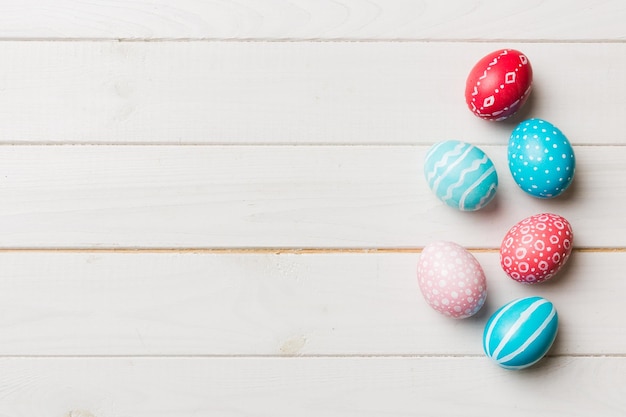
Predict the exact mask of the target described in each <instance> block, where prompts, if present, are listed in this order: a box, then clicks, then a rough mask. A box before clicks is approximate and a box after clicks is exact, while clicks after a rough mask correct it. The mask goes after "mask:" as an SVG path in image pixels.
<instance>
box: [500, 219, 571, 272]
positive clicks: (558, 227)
mask: <svg viewBox="0 0 626 417" xmlns="http://www.w3.org/2000/svg"><path fill="white" fill-rule="evenodd" d="M573 240H574V235H573V232H572V227H571V225H570V224H569V222H568V221H567V220H566V219H565V218H564V217H562V216H559V215H556V214H551V213H543V214H537V215H534V216H530V217H528V218H526V219H524V220H522V221H520V222H519V223H517V224H516V225H515V226H513V227H512V228H511V229H510V230H509V231H508V232H507V234H506V235H505V236H504V239H503V240H502V245H501V246H500V264H501V265H502V269H504V272H506V274H507V275H508V276H509V277H511V278H512V279H514V280H516V281H519V282H523V283H529V284H533V283H539V282H543V281H546V280H548V279H550V278H552V277H553V276H554V275H555V274H556V273H557V272H558V271H559V270H560V269H561V268H562V267H563V265H565V262H567V260H568V258H569V256H570V254H571V252H572V244H573Z"/></svg>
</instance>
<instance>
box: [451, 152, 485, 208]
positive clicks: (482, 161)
mask: <svg viewBox="0 0 626 417" xmlns="http://www.w3.org/2000/svg"><path fill="white" fill-rule="evenodd" d="M487 161H489V158H487V155H485V156H483V157H482V159H477V160H475V161H474V162H472V165H470V167H469V168H465V169H464V170H463V171H461V177H460V178H459V180H458V181H457V182H455V183H454V184H452V185H450V186H449V187H448V191H447V192H446V195H445V196H444V197H443V201H448V200H449V199H450V198H452V193H453V192H454V189H455V188H458V187H459V186H461V185H462V184H463V181H465V176H466V175H467V174H469V173H470V172H474V171H476V170H478V167H480V166H481V165H483V164H485V163H486V162H487Z"/></svg>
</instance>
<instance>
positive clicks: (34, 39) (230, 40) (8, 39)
mask: <svg viewBox="0 0 626 417" xmlns="http://www.w3.org/2000/svg"><path fill="white" fill-rule="evenodd" d="M0 42H75V43H78V42H118V43H159V42H161V43H179V42H180V43H189V42H196V43H201V42H216V43H217V42H224V43H239V42H241V43H485V44H486V43H553V44H558V43H568V44H594V43H598V44H599V43H604V44H606V43H626V38H624V39H615V38H601V39H584V38H578V39H553V38H551V39H536V38H535V39H533V38H493V39H491V38H490V39H481V38H346V37H344V38H289V37H287V38H217V37H216V38H212V37H196V38H194V37H180V38H177V37H160V38H159V37H155V38H145V37H137V38H124V37H122V38H98V37H94V38H89V37H84V38H82V37H81V38H72V37H69V38H63V37H59V38H54V37H53V38H50V37H24V38H20V37H2V38H0Z"/></svg>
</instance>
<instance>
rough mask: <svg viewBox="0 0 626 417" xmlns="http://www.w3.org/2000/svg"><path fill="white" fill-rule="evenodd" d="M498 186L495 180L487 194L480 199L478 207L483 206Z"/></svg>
mask: <svg viewBox="0 0 626 417" xmlns="http://www.w3.org/2000/svg"><path fill="white" fill-rule="evenodd" d="M490 174H491V173H490ZM496 187H497V185H496V183H495V182H494V183H493V184H491V185H490V186H489V189H488V190H487V194H485V196H484V197H483V198H481V199H480V201H479V202H478V207H482V206H483V204H484V203H485V201H486V200H487V199H488V198H489V197H490V196H491V193H492V191H494V190H495V189H496Z"/></svg>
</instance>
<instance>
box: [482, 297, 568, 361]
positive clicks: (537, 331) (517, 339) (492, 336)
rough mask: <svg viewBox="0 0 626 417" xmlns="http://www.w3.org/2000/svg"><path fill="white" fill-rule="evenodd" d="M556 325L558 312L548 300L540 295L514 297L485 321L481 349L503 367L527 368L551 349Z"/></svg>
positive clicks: (557, 324) (556, 328)
mask: <svg viewBox="0 0 626 417" xmlns="http://www.w3.org/2000/svg"><path fill="white" fill-rule="evenodd" d="M558 327H559V316H558V314H557V311H556V308H555V307H554V305H553V304H552V303H551V302H550V301H548V300H546V299H545V298H543V297H527V298H520V299H517V300H513V301H511V302H509V303H507V304H505V305H504V306H502V307H500V308H499V309H498V310H497V311H496V312H495V313H493V315H492V316H491V317H490V318H489V320H488V321H487V324H486V325H485V330H484V332H483V350H484V351H485V354H486V355H487V356H488V357H489V358H490V359H492V360H493V361H494V362H496V363H497V364H498V365H500V366H501V367H503V368H506V369H523V368H527V367H529V366H531V365H533V364H535V363H536V362H537V361H539V360H540V359H541V358H542V357H543V356H544V355H545V354H546V353H547V352H548V350H550V347H551V346H552V343H553V342H554V339H555V338H556V334H557V331H558Z"/></svg>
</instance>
